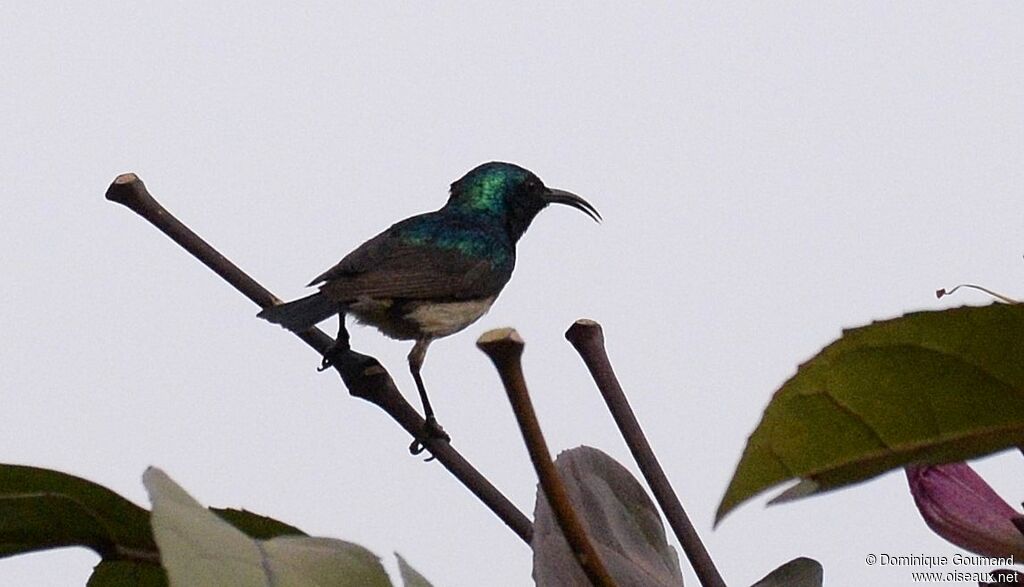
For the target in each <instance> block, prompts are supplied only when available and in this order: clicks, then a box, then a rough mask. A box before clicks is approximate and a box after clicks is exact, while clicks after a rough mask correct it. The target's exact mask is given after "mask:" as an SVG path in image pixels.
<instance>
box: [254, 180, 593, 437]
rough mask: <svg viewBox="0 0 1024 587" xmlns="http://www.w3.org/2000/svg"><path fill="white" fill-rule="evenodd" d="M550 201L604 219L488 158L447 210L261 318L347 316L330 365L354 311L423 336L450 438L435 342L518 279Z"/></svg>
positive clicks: (414, 361)
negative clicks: (432, 356) (520, 251)
mask: <svg viewBox="0 0 1024 587" xmlns="http://www.w3.org/2000/svg"><path fill="white" fill-rule="evenodd" d="M548 204H566V205H569V206H572V207H574V208H577V209H578V210H581V211H583V212H584V213H586V214H587V215H589V216H590V217H591V218H593V219H594V220H595V221H599V220H600V218H601V216H600V214H598V212H597V210H595V209H594V207H593V206H591V205H590V204H589V203H588V202H587V201H586V200H584V199H583V198H581V197H579V196H577V195H575V194H571V193H569V192H566V191H562V190H556V189H551V188H547V187H545V186H544V183H543V182H541V180H540V179H539V178H538V177H537V176H536V175H534V174H533V173H531V172H530V171H528V170H526V169H523V168H522V167H519V166H517V165H513V164H511V163H499V162H492V163H484V164H483V165H480V166H478V167H476V168H475V169H473V170H472V171H470V172H469V173H467V174H466V175H465V176H464V177H462V179H459V180H458V181H456V182H455V183H453V184H452V185H451V192H450V195H449V197H448V202H447V203H446V204H445V205H444V207H442V208H441V209H440V210H437V211H435V212H428V213H426V214H420V215H418V216H413V217H411V218H407V219H405V220H402V221H401V222H399V223H397V224H395V225H393V226H392V227H391V228H388V229H387V230H385V231H384V232H382V233H380V234H378V235H377V236H375V237H373V238H371V239H370V240H368V241H366V242H365V243H363V244H362V245H361V246H359V248H357V249H356V250H354V251H352V252H351V253H349V254H348V255H347V256H346V257H345V258H344V259H342V260H341V261H340V262H339V263H338V264H337V265H335V266H334V267H331V268H330V269H328V270H327V271H325V272H324V273H322V274H321V275H319V276H318V277H317V278H316V279H314V280H313V281H311V282H310V283H309V286H313V285H318V284H322V285H320V291H318V292H317V293H315V294H313V295H310V296H307V297H304V298H301V299H298V300H295V301H293V302H287V303H284V304H280V305H277V306H273V307H270V308H267V309H265V310H263V311H262V312H260V313H259V317H260V318H263V319H266V320H269V321H270V322H273V323H276V324H280V325H281V326H284V327H285V328H287V329H289V330H292V331H295V332H302V331H304V330H307V329H309V328H311V327H313V325H315V324H317V323H318V322H321V321H323V320H326V319H327V318H330V317H331V316H333V315H335V314H340V326H339V330H338V338H337V340H336V341H335V346H334V347H333V348H332V350H331V351H329V352H328V353H327V354H326V355H325V356H324V363H323V367H324V368H326V367H327V366H329V365H330V364H331V360H332V356H337V353H339V352H344V351H347V350H349V343H348V332H347V331H346V329H345V315H346V314H352V315H353V316H354V317H355V318H356V320H358V321H359V322H361V323H363V324H368V325H371V326H375V327H377V329H378V330H380V331H381V332H382V333H384V334H385V335H386V336H389V337H391V338H395V339H398V340H415V341H416V344H415V345H414V346H413V348H412V352H410V353H409V369H410V371H411V372H412V376H413V379H414V380H415V381H416V387H417V390H418V391H419V394H420V400H421V402H422V403H423V411H424V417H425V418H426V420H427V425H428V433H429V434H434V435H439V436H442V437H443V436H444V433H443V431H442V430H441V428H440V426H438V425H437V421H436V420H435V419H434V412H433V409H431V406H430V400H429V399H428V398H427V391H426V389H425V388H424V386H423V379H422V378H421V377H420V368H421V367H422V366H423V359H424V357H425V356H426V353H427V347H428V346H429V345H430V343H431V341H433V340H434V339H437V338H442V337H445V336H448V335H451V334H455V333H456V332H459V331H460V330H462V329H464V328H466V327H467V326H469V325H470V324H472V323H473V322H475V321H476V320H477V319H479V318H480V317H481V316H483V315H484V313H485V312H487V310H488V309H490V307H491V304H493V303H494V300H495V298H497V297H498V294H499V293H501V290H502V288H504V287H505V284H506V283H508V280H509V278H510V277H512V269H513V267H514V266H515V262H516V242H517V241H519V238H520V237H521V236H523V233H524V232H526V229H527V228H528V227H529V226H530V222H531V221H532V220H533V218H534V216H536V215H537V213H538V212H540V211H541V210H543V209H544V207H545V206H547V205H548ZM417 444H418V443H413V446H414V447H415V446H417ZM420 446H421V445H420ZM420 450H422V447H421V448H420ZM414 452H416V450H415V449H414Z"/></svg>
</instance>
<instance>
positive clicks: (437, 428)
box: [409, 415, 452, 462]
mask: <svg viewBox="0 0 1024 587" xmlns="http://www.w3.org/2000/svg"><path fill="white" fill-rule="evenodd" d="M421 435H422V436H421V437H419V438H417V439H416V440H413V441H412V444H410V445H409V452H410V453H411V454H413V455H419V454H422V453H423V451H425V450H427V445H426V442H427V441H430V440H440V441H442V442H450V441H451V439H452V437H451V436H448V433H447V432H445V431H444V428H442V427H441V425H440V424H438V423H437V419H435V418H434V416H433V415H431V416H427V421H426V423H425V424H424V425H423V431H422V432H421ZM432 460H434V457H433V456H431V457H430V458H428V459H427V461H428V462H429V461H432Z"/></svg>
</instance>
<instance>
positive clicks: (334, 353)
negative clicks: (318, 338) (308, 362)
mask: <svg viewBox="0 0 1024 587" xmlns="http://www.w3.org/2000/svg"><path fill="white" fill-rule="evenodd" d="M351 350H352V348H351V347H349V346H348V345H347V344H346V345H338V344H334V345H331V348H329V349H327V352H325V353H324V358H323V359H321V360H320V366H319V367H317V368H316V370H317V372H320V373H322V372H324V371H326V370H328V369H330V368H331V367H333V366H334V365H335V364H337V363H338V361H339V359H341V357H342V356H343V355H344V354H345V353H347V352H349V351H351Z"/></svg>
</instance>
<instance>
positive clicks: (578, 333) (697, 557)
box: [565, 320, 725, 587]
mask: <svg viewBox="0 0 1024 587" xmlns="http://www.w3.org/2000/svg"><path fill="white" fill-rule="evenodd" d="M565 338H567V339H568V340H569V342H570V343H571V344H572V346H573V347H574V348H575V349H576V352H578V353H579V354H580V356H581V357H582V358H583V362H584V363H586V365H587V369H589V370H590V374H591V376H593V378H594V382H595V383H596V384H597V388H598V389H599V390H600V391H601V395H602V396H604V401H605V403H606V404H607V405H608V411H610V412H611V413H612V418H614V419H615V424H616V425H618V427H619V431H620V432H621V433H622V437H623V438H624V439H625V440H626V445H627V446H629V451H630V452H631V453H633V458H634V459H636V462H637V465H639V466H640V471H641V472H642V473H643V475H644V479H646V480H647V484H648V485H649V486H650V487H651V492H652V493H654V498H655V499H656V500H657V501H658V505H660V506H661V509H662V511H663V512H665V517H666V518H668V523H669V526H671V527H672V531H673V532H674V533H675V535H676V538H678V539H679V544H680V546H682V547H683V552H685V553H686V558H688V559H689V560H690V564H691V565H692V566H693V570H694V572H696V574H697V578H698V579H699V580H700V583H701V585H705V586H713V587H725V581H723V580H722V576H721V575H720V574H719V573H718V569H717V568H716V567H715V563H714V561H712V560H711V555H709V554H708V551H707V549H706V548H704V543H703V542H701V540H700V536H698V535H697V530H696V528H694V527H693V523H692V522H690V518H689V516H687V515H686V511H685V510H683V504H682V503H680V502H679V497H678V496H677V495H676V492H675V490H673V489H672V484H671V483H669V481H668V477H667V476H666V475H665V471H664V470H663V469H662V468H661V464H660V463H659V462H658V458H657V457H656V456H655V455H654V450H652V449H651V444H650V443H649V442H647V437H646V436H645V435H644V431H643V429H642V428H640V423H639V422H637V419H636V415H635V414H634V413H633V408H631V407H630V406H629V400H628V399H626V394H625V393H623V392H622V386H621V385H619V379H618V377H616V376H615V371H614V370H613V369H612V364H611V362H610V361H609V360H608V353H607V351H605V348H604V332H603V331H602V330H601V325H600V324H598V323H597V322H594V321H593V320H577V321H576V323H575V324H573V325H572V326H571V327H570V328H569V330H568V331H566V333H565Z"/></svg>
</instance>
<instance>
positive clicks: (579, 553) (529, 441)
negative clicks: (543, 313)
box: [476, 328, 615, 587]
mask: <svg viewBox="0 0 1024 587" xmlns="http://www.w3.org/2000/svg"><path fill="white" fill-rule="evenodd" d="M476 345H477V346H478V347H480V350H482V351H483V352H484V353H485V354H486V355H487V356H488V357H490V359H491V361H493V362H494V366H495V367H496V368H497V369H498V375H499V376H500V377H501V382H502V384H504V386H505V391H506V392H507V393H508V399H509V401H510V402H511V403H512V411H513V412H514V413H515V415H516V421H517V422H518V423H519V430H520V431H521V432H522V433H523V440H524V441H526V449H527V451H528V452H529V453H530V460H531V461H533V468H534V469H535V470H536V471H537V478H538V479H539V480H540V487H541V489H542V490H543V491H544V495H545V496H546V497H547V499H548V504H550V505H551V510H552V512H553V513H554V514H555V519H556V520H558V525H559V526H560V527H561V529H562V534H564V535H565V539H566V541H567V542H568V543H569V547H570V548H571V549H572V552H573V555H574V556H575V557H576V560H577V561H579V563H580V567H581V568H582V569H583V572H584V573H586V575H587V578H588V579H590V582H591V583H592V584H593V585H595V586H597V587H614V585H615V582H614V581H612V578H611V575H609V574H608V570H607V569H606V568H605V566H604V564H603V563H602V562H601V559H600V557H598V555H597V550H596V549H595V548H594V545H593V544H592V543H591V542H590V539H589V538H588V537H587V533H586V531H585V530H584V529H583V524H582V522H580V519H579V518H578V517H577V516H576V512H575V510H573V508H572V504H571V503H570V502H569V494H568V492H567V491H566V489H565V485H563V484H562V479H561V478H560V477H559V476H558V472H557V470H556V469H555V464H554V463H553V462H552V461H551V453H550V452H549V451H548V445H547V442H545V440H544V434H543V433H542V432H541V430H540V422H538V421H537V414H536V412H534V410H533V403H532V402H531V401H530V393H529V392H528V391H527V390H526V381H525V380H524V379H523V365H522V361H521V360H520V359H521V358H522V355H523V346H524V345H523V339H522V338H520V337H519V334H518V333H517V332H516V331H515V330H512V329H511V328H500V329H497V330H491V331H488V332H485V333H484V334H483V336H481V337H480V339H479V340H477V342H476Z"/></svg>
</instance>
